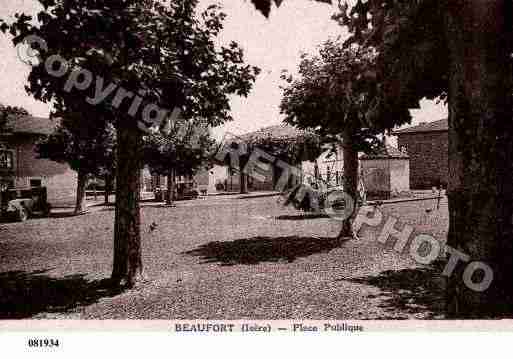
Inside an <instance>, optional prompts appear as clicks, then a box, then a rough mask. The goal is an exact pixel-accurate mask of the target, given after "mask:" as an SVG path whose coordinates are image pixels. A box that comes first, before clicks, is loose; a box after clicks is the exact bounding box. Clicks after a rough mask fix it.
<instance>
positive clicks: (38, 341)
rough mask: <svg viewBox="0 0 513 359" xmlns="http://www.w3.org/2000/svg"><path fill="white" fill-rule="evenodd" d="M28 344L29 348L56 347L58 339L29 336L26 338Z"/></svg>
mask: <svg viewBox="0 0 513 359" xmlns="http://www.w3.org/2000/svg"><path fill="white" fill-rule="evenodd" d="M28 346H29V347H31V348H58V347H59V339H53V338H52V339H49V338H31V339H29V340H28Z"/></svg>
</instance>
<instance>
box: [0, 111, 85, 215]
mask: <svg viewBox="0 0 513 359" xmlns="http://www.w3.org/2000/svg"><path fill="white" fill-rule="evenodd" d="M57 124H58V122H57V121H56V120H50V119H48V118H40V117H33V116H20V117H17V118H16V119H12V120H9V121H8V122H7V125H6V128H5V129H3V130H2V132H1V133H0V177H1V179H2V181H1V182H2V186H3V187H4V188H17V189H29V188H32V187H41V186H44V187H46V188H47V200H48V202H49V203H50V204H51V205H52V206H60V205H68V204H72V203H73V202H74V201H75V196H76V187H77V173H76V172H75V171H73V170H72V169H71V168H70V167H69V166H68V165H67V164H63V163H57V162H54V161H51V160H48V159H42V158H38V157H37V153H36V152H35V147H36V144H37V142H38V141H39V140H40V139H41V138H42V137H44V136H47V135H49V134H51V133H52V132H53V131H54V130H55V127H56V125H57Z"/></svg>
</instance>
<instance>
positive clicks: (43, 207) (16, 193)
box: [0, 187, 51, 222]
mask: <svg viewBox="0 0 513 359" xmlns="http://www.w3.org/2000/svg"><path fill="white" fill-rule="evenodd" d="M0 204H1V211H0V212H1V216H2V217H3V218H8V219H11V220H16V221H19V222H23V221H26V220H27V219H28V218H30V217H31V216H33V215H35V214H40V215H43V216H48V215H49V214H50V211H51V205H50V203H48V201H47V192H46V187H34V188H30V189H7V190H5V191H2V192H1V194H0Z"/></svg>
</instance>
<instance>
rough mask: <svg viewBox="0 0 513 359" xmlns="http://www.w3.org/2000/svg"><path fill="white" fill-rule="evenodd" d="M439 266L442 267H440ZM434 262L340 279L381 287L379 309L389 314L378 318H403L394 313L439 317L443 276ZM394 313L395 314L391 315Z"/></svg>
mask: <svg viewBox="0 0 513 359" xmlns="http://www.w3.org/2000/svg"><path fill="white" fill-rule="evenodd" d="M442 268H443V267H442ZM442 270H443V269H440V268H439V266H438V265H433V266H427V267H419V268H413V269H401V270H395V271H394V270H388V271H384V272H381V273H380V274H378V275H376V276H366V277H359V278H345V279H343V280H345V281H349V282H354V283H359V284H365V285H371V286H374V287H377V288H379V289H381V291H382V293H381V294H380V295H378V296H376V295H369V296H368V298H378V299H380V304H379V305H378V306H379V307H380V308H382V309H384V311H385V312H387V313H389V314H390V315H385V316H384V317H382V318H378V319H407V318H408V317H397V313H398V312H400V313H405V314H410V315H415V314H417V315H419V316H421V318H422V319H442V318H443V317H444V315H445V310H446V305H445V277H443V276H441V273H442ZM394 313H395V314H396V315H394Z"/></svg>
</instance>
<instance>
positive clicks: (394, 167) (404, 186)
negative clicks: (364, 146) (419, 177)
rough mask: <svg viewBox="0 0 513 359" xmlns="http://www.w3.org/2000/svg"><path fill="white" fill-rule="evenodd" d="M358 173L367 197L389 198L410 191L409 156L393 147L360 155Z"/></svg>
mask: <svg viewBox="0 0 513 359" xmlns="http://www.w3.org/2000/svg"><path fill="white" fill-rule="evenodd" d="M360 174H361V178H362V180H363V183H364V186H365V191H366V194H367V198H368V199H389V198H391V197H397V196H401V195H403V194H407V193H409V191H410V158H409V156H408V155H407V154H406V153H405V152H401V151H399V150H398V149H397V148H395V147H392V146H385V147H384V148H382V149H381V150H380V151H379V152H378V153H376V154H373V155H362V156H360Z"/></svg>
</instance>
